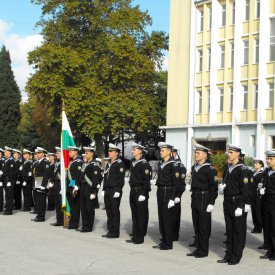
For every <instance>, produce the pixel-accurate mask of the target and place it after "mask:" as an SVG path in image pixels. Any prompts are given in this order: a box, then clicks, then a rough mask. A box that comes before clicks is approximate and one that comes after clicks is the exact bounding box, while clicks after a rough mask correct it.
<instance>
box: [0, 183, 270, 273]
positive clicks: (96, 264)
mask: <svg viewBox="0 0 275 275" xmlns="http://www.w3.org/2000/svg"><path fill="white" fill-rule="evenodd" d="M155 191H156V187H155V186H154V187H153V190H152V192H151V198H150V222H149V228H148V236H147V237H146V240H145V243H144V244H142V245H134V244H127V243H126V242H125V240H126V239H128V238H129V237H128V233H129V232H130V230H131V220H130V207H129V203H128V197H129V188H128V187H126V186H125V187H124V194H123V198H122V203H121V237H120V238H119V239H113V240H110V239H105V238H101V235H102V234H104V233H105V228H106V214H105V211H103V210H102V209H98V210H96V221H95V226H94V232H92V233H85V234H84V233H79V232H76V231H71V230H65V229H63V228H54V227H52V226H50V223H51V222H54V221H55V218H54V215H55V213H54V212H49V213H48V214H47V221H46V222H45V223H34V222H31V221H30V219H31V218H32V217H33V216H32V215H31V214H29V213H23V212H17V213H15V214H14V215H13V216H3V215H0V274H1V275H3V274H17V275H18V274H160V275H162V274H207V273H208V274H221V273H225V274H242V273H245V272H246V273H247V274H260V273H265V274H275V263H274V262H270V261H269V260H260V259H259V256H260V255H262V253H263V252H262V251H260V250H258V249H257V246H259V245H260V244H262V236H261V234H257V235H253V234H250V233H248V236H247V246H246V248H245V250H244V256H243V259H242V261H241V263H240V264H239V265H236V266H228V265H227V264H218V263H216V261H217V259H220V258H222V257H223V256H224V245H223V244H222V242H223V240H224V220H223V213H222V197H219V198H218V199H217V202H216V206H215V211H214V213H213V229H212V239H211V241H210V253H209V257H208V258H203V259H195V258H193V257H191V258H190V257H187V256H186V253H188V252H189V251H190V250H189V247H188V244H189V243H190V242H192V241H193V238H192V236H193V228H192V221H191V210H190V193H186V194H184V195H183V201H182V208H183V213H182V222H181V236H180V240H179V242H176V243H175V244H174V249H173V250H169V251H160V250H155V249H153V248H152V245H154V244H155V243H156V242H157V240H158V238H159V233H158V220H157V207H156V192H155ZM100 201H101V205H102V198H100ZM250 231H251V214H249V218H248V232H250Z"/></svg>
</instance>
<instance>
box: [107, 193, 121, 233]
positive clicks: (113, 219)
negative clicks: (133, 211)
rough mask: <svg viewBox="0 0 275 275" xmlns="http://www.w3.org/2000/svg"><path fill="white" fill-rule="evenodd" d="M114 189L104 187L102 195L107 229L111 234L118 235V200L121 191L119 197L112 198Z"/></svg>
mask: <svg viewBox="0 0 275 275" xmlns="http://www.w3.org/2000/svg"><path fill="white" fill-rule="evenodd" d="M114 194H115V191H114V189H113V188H110V189H106V190H105V195H104V203H105V209H106V214H107V230H108V233H109V234H110V235H112V236H115V237H119V234H120V210H119V207H120V201H121V197H122V192H121V193H120V196H119V198H113V196H114Z"/></svg>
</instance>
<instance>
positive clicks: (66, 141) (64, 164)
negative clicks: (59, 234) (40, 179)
mask: <svg viewBox="0 0 275 275" xmlns="http://www.w3.org/2000/svg"><path fill="white" fill-rule="evenodd" d="M68 146H75V142H74V138H73V135H72V131H71V128H70V125H69V122H68V119H67V116H66V113H65V111H62V134H61V167H60V170H61V194H62V208H63V209H64V208H65V209H66V213H64V214H66V215H64V216H68V215H70V206H69V204H68V201H67V199H66V188H67V185H66V172H67V170H68V166H69V163H70V157H69V150H68Z"/></svg>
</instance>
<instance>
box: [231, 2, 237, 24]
mask: <svg viewBox="0 0 275 275" xmlns="http://www.w3.org/2000/svg"><path fill="white" fill-rule="evenodd" d="M235 8H236V4H235V0H233V1H232V18H231V19H232V20H231V23H232V24H235V14H236V11H235Z"/></svg>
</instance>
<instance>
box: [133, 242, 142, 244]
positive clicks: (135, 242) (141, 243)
mask: <svg viewBox="0 0 275 275" xmlns="http://www.w3.org/2000/svg"><path fill="white" fill-rule="evenodd" d="M142 243H144V241H138V242H137V241H134V244H142Z"/></svg>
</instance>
